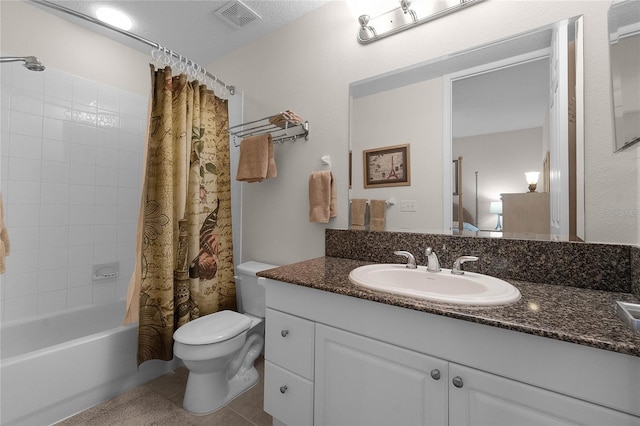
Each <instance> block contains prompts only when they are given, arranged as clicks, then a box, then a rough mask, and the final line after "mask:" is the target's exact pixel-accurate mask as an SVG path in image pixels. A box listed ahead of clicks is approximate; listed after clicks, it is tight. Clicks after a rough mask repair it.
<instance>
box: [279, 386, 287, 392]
mask: <svg viewBox="0 0 640 426" xmlns="http://www.w3.org/2000/svg"><path fill="white" fill-rule="evenodd" d="M286 391H287V385H282V386H280V393H285V392H286Z"/></svg>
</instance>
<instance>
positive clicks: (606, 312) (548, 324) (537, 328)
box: [258, 256, 640, 356]
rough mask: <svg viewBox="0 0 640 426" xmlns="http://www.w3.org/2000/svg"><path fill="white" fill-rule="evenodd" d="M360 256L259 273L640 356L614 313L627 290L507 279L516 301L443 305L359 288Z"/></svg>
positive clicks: (639, 342)
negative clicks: (355, 275)
mask: <svg viewBox="0 0 640 426" xmlns="http://www.w3.org/2000/svg"><path fill="white" fill-rule="evenodd" d="M369 263H371V262H364V261H360V260H351V259H343V258H336V257H328V256H327V257H319V258H316V259H311V260H307V261H303V262H299V263H294V264H291V265H287V266H282V267H278V268H275V269H269V270H267V271H262V272H260V273H258V275H259V276H261V277H266V278H271V279H274V280H278V281H283V282H287V283H291V284H296V285H301V286H305V287H311V288H315V289H319V290H325V291H330V292H333V293H338V294H342V295H346V296H352V297H357V298H360V299H366V300H371V301H374V302H379V303H385V304H388V305H394V306H400V307H403V308H408V309H414V310H418V311H424V312H428V313H432V314H437V315H443V316H447V317H451V318H457V319H461V320H465V321H472V322H476V323H479V324H486V325H490V326H494V327H501V328H506V329H509V330H514V331H520V332H523V333H529V334H534V335H537V336H543V337H548V338H552V339H558V340H563V341H566V342H572V343H577V344H580V345H586V346H592V347H595V348H600V349H605V350H609V351H614V352H620V353H623V354H628V355H633V356H640V331H634V330H631V329H630V328H628V327H627V326H626V325H624V323H623V322H622V321H621V320H620V319H619V318H618V316H617V315H616V312H615V302H616V301H617V300H619V301H623V302H632V303H640V300H639V299H638V298H637V297H635V296H634V295H633V294H630V293H618V292H609V291H602V290H590V289H582V288H575V287H567V286H559V285H550V284H539V283H531V282H526V281H516V280H506V281H508V282H510V283H511V284H513V285H514V286H516V287H517V288H518V289H519V290H520V293H521V295H522V297H521V298H520V300H519V301H518V302H516V303H513V304H511V305H507V306H495V307H459V306H452V305H443V304H438V303H431V302H428V301H424V300H419V299H415V298H411V297H404V296H398V295H393V294H389V293H384V292H380V291H375V290H369V289H366V288H362V287H358V286H356V285H354V284H352V283H351V282H350V281H349V278H348V276H349V272H351V270H353V269H355V268H357V267H359V266H362V265H366V264H369Z"/></svg>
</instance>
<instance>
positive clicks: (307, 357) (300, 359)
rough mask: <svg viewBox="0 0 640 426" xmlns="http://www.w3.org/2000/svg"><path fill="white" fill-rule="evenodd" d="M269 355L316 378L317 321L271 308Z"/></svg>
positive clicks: (301, 372)
mask: <svg viewBox="0 0 640 426" xmlns="http://www.w3.org/2000/svg"><path fill="white" fill-rule="evenodd" d="M265 323H266V326H265V327H266V328H265V341H266V343H265V358H266V359H267V360H269V361H271V362H273V363H276V364H278V365H279V366H281V367H283V368H286V369H287V370H289V371H292V372H294V373H296V374H298V375H300V376H302V377H304V378H305V379H308V380H313V364H314V360H313V354H314V349H313V348H314V339H315V333H314V323H313V322H311V321H308V320H305V319H302V318H299V317H295V316H293V315H288V314H284V313H282V312H280V311H275V310H273V309H267V318H266V321H265Z"/></svg>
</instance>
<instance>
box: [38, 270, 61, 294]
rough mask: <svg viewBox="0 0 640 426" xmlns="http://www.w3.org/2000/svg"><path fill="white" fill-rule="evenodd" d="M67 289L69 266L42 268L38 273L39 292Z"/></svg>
mask: <svg viewBox="0 0 640 426" xmlns="http://www.w3.org/2000/svg"><path fill="white" fill-rule="evenodd" d="M66 289H67V266H66V265H65V266H64V268H59V269H48V270H42V271H40V273H39V274H38V293H48V292H51V291H56V290H66Z"/></svg>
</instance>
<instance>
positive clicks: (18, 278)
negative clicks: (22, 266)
mask: <svg viewBox="0 0 640 426" xmlns="http://www.w3.org/2000/svg"><path fill="white" fill-rule="evenodd" d="M5 278H6V280H4V281H3V283H2V284H3V286H5V291H4V298H5V299H11V298H14V297H22V296H29V295H32V294H37V293H38V272H37V271H29V272H22V273H18V274H11V273H10V271H7V275H6V276H5Z"/></svg>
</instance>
